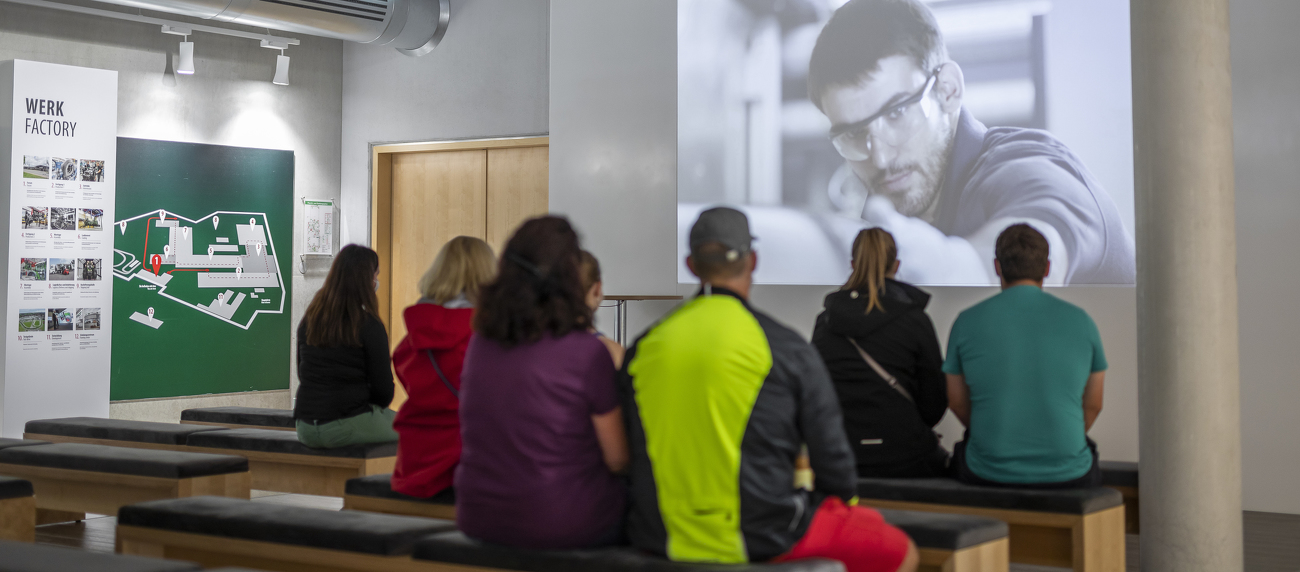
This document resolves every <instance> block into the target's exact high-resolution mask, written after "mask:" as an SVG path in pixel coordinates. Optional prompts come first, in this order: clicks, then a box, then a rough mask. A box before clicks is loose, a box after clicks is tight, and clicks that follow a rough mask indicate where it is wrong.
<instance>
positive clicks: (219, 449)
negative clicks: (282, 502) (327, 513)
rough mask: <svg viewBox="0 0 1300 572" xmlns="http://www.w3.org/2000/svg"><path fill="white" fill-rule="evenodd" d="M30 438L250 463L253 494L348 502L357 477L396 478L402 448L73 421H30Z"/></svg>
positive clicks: (273, 433)
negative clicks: (318, 445) (321, 445)
mask: <svg viewBox="0 0 1300 572" xmlns="http://www.w3.org/2000/svg"><path fill="white" fill-rule="evenodd" d="M25 436H28V437H31V438H44V439H45V440H48V441H55V442H72V443H90V444H106V445H114V446H122V447H137V448H144V449H163V450H170V451H187V452H205V453H216V454H223V455H239V456H241V457H245V458H247V459H248V461H249V473H250V478H251V483H252V488H254V489H259V490H267V491H277V492H284V493H298V494H309V495H325V496H336V497H337V496H343V489H344V483H345V482H347V480H348V479H351V478H354V477H364V476H368V475H375V474H382V473H391V472H393V467H394V466H395V465H396V463H397V443H396V442H392V443H376V444H370V445H352V446H348V447H341V448H338V449H312V448H311V447H307V446H306V445H303V444H302V443H300V442H298V436H297V434H296V433H294V432H290V431H278V430H274V429H226V428H222V427H215V426H210V425H189V424H180V423H151V422H144V421H125V420H120V419H97V418H92V417H69V418H65V419H43V420H37V421H29V422H28V423H27V431H26V433H25Z"/></svg>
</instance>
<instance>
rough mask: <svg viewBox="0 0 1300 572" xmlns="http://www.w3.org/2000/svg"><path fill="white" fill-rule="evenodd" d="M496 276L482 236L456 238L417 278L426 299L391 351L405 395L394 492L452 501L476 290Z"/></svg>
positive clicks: (408, 315)
mask: <svg viewBox="0 0 1300 572" xmlns="http://www.w3.org/2000/svg"><path fill="white" fill-rule="evenodd" d="M495 274H496V257H495V256H494V255H493V254H492V247H490V246H488V245H487V243H486V242H483V241H482V240H479V239H477V238H472V237H468V236H458V237H456V238H453V239H451V241H450V242H448V243H447V244H445V245H443V247H442V250H440V251H438V256H437V258H434V260H433V265H432V266H430V267H429V270H428V272H425V274H424V277H423V278H421V279H420V285H419V287H420V293H421V295H422V296H423V297H422V298H421V299H420V301H419V302H417V303H416V304H415V305H413V306H411V307H409V308H407V309H406V310H405V311H403V312H402V317H403V319H404V320H405V321H406V332H407V333H406V337H405V338H403V339H402V342H401V343H400V344H398V345H397V349H396V350H395V351H394V352H393V366H394V368H395V369H396V370H397V378H398V379H399V380H400V381H401V382H402V387H404V388H405V389H406V393H407V396H408V398H407V400H406V403H404V404H403V405H402V408H401V410H400V411H398V412H397V418H396V420H394V421H393V429H394V430H396V431H397V434H398V435H399V436H400V439H399V440H398V443H397V467H396V469H394V471H393V480H392V487H393V490H394V491H396V492H399V493H402V494H406V495H410V496H414V497H420V498H430V497H433V496H434V495H440V496H445V497H446V500H447V501H448V502H452V501H454V498H455V493H454V492H453V491H452V490H451V482H452V475H453V473H454V471H455V469H456V463H458V462H459V461H460V371H461V366H462V364H463V363H464V361H465V349H466V348H467V347H468V346H469V336H470V333H471V330H470V321H471V318H472V317H473V314H474V305H475V304H476V303H478V291H479V287H480V286H482V285H483V284H486V283H488V282H490V281H492V278H493V276H494V275H495Z"/></svg>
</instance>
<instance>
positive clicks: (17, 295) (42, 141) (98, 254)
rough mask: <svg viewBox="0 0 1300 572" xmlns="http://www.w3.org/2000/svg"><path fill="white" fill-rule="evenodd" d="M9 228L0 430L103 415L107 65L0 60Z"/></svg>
mask: <svg viewBox="0 0 1300 572" xmlns="http://www.w3.org/2000/svg"><path fill="white" fill-rule="evenodd" d="M0 100H3V101H5V102H7V103H8V104H9V112H8V115H9V116H8V117H7V118H3V120H0V125H5V124H8V125H9V129H8V131H7V132H0V137H7V138H8V145H9V147H8V148H9V150H10V153H9V154H8V155H7V156H4V157H0V165H3V167H0V172H3V173H5V174H6V176H7V179H6V181H7V183H6V184H5V185H4V188H5V189H6V190H7V191H8V197H9V200H8V206H9V210H8V216H7V218H6V219H5V220H6V222H5V225H4V228H5V229H6V231H7V236H8V237H9V250H8V253H7V254H8V258H7V259H6V261H5V264H6V269H7V273H6V276H7V280H8V282H7V284H8V288H9V289H8V297H7V300H6V302H7V306H6V310H5V324H6V326H5V327H6V328H7V329H8V331H7V333H6V334H5V336H4V337H3V339H4V356H5V362H4V377H3V380H0V394H2V395H0V403H3V406H2V407H0V436H3V437H10V438H13V437H21V436H22V433H23V426H24V425H25V424H26V423H27V421H30V420H32V419H43V418H53V417H73V416H88V417H108V401H109V366H110V363H109V362H110V358H111V356H112V347H111V343H110V342H111V334H112V311H111V309H112V300H113V284H112V282H111V281H105V280H103V270H102V268H103V264H104V261H107V260H114V257H115V253H114V250H113V236H112V234H111V233H106V232H104V228H103V224H104V221H105V220H112V217H113V206H114V197H115V189H116V186H115V185H116V175H117V165H116V160H117V72H114V71H106V70H98V69H89V68H79V67H72V66H63V65H55V64H46V63H38V62H28V61H21V60H15V61H8V62H0Z"/></svg>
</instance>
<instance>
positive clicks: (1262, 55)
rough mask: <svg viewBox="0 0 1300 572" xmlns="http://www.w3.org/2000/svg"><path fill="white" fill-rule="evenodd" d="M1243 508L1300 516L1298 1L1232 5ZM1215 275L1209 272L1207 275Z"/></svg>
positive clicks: (1248, 0)
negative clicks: (1299, 479) (1299, 475)
mask: <svg viewBox="0 0 1300 572" xmlns="http://www.w3.org/2000/svg"><path fill="white" fill-rule="evenodd" d="M1229 15H1230V18H1231V32H1232V89H1233V106H1232V107H1233V109H1232V112H1233V123H1234V139H1235V150H1236V153H1235V155H1236V184H1237V205H1236V206H1237V298H1238V311H1239V313H1240V326H1239V327H1240V331H1241V339H1240V344H1241V412H1242V415H1241V417H1242V427H1241V440H1242V480H1243V482H1244V487H1243V493H1244V494H1243V498H1242V501H1243V504H1244V505H1245V507H1246V509H1248V510H1265V511H1272V512H1289V513H1300V491H1298V490H1297V489H1296V486H1295V480H1294V475H1295V471H1296V469H1297V467H1300V439H1297V438H1296V434H1297V433H1300V414H1297V412H1296V407H1297V406H1300V383H1297V381H1300V380H1298V379H1297V378H1298V377H1300V376H1298V375H1297V373H1296V372H1297V369H1296V367H1295V362H1294V361H1292V358H1293V357H1294V355H1295V345H1296V340H1297V339H1298V337H1297V334H1296V324H1300V305H1297V304H1296V301H1295V296H1296V285H1297V283H1300V250H1297V249H1296V246H1295V245H1297V244H1300V192H1298V188H1300V162H1297V161H1296V155H1297V153H1300V114H1297V113H1296V104H1295V97H1294V94H1295V93H1296V91H1297V90H1300V57H1297V56H1300V36H1297V35H1296V34H1295V30H1294V23H1295V22H1297V21H1300V3H1298V2H1294V1H1293V0H1233V1H1232V3H1231V5H1230V14H1229ZM1222 270H1223V269H1213V268H1207V269H1206V271H1207V272H1215V271H1222Z"/></svg>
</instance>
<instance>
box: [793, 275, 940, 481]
mask: <svg viewBox="0 0 1300 572" xmlns="http://www.w3.org/2000/svg"><path fill="white" fill-rule="evenodd" d="M879 298H880V306H877V307H876V308H873V309H872V310H871V313H870V314H868V313H866V309H867V294H866V292H858V293H857V296H856V297H855V296H854V292H852V291H847V290H841V291H838V292H833V293H831V294H829V295H827V296H826V301H825V310H824V311H822V313H821V314H820V315H818V316H817V325H816V327H815V328H814V329H813V338H812V343H813V345H814V346H816V348H817V351H818V352H819V353H820V354H821V357H822V360H824V361H825V362H826V369H827V370H829V371H830V374H831V380H832V381H834V382H835V391H836V393H837V394H838V395H839V400H840V410H841V411H843V413H844V429H845V431H846V432H847V433H848V437H849V443H850V444H851V445H852V447H853V452H854V457H855V458H856V459H857V462H858V466H859V467H881V468H884V467H897V466H902V465H906V464H910V463H914V462H918V461H921V460H923V459H925V458H927V457H929V456H930V455H932V454H933V453H934V452H935V449H936V448H937V447H938V446H939V442H938V440H937V439H936V438H935V435H934V431H933V430H932V429H931V428H932V427H934V426H935V425H936V424H938V423H939V420H940V419H942V418H943V413H944V411H945V410H947V408H948V386H947V381H946V378H945V377H944V374H943V369H942V367H943V355H942V354H941V353H940V352H939V340H938V338H937V337H936V336H935V332H934V324H933V323H932V322H931V321H930V316H928V315H927V314H926V313H925V306H926V305H927V304H929V302H930V295H929V294H926V293H925V292H922V291H921V290H919V289H917V288H915V287H913V286H911V285H909V284H904V283H902V282H897V281H894V280H886V281H885V289H884V291H883V292H881V293H880V296H879ZM882 306H883V309H882ZM850 337H852V338H853V339H854V340H856V341H857V342H858V345H860V346H862V349H864V350H866V352H867V353H868V354H871V357H872V358H873V359H875V360H876V362H877V363H879V364H880V366H881V367H883V368H885V371H888V372H889V373H891V374H893V375H894V377H895V378H897V380H898V383H899V384H900V385H902V386H903V387H904V388H906V389H907V390H908V391H909V392H910V393H911V394H912V397H913V399H915V404H913V403H912V402H909V401H908V400H907V398H906V397H904V396H903V394H902V393H900V392H898V391H897V390H896V389H894V388H892V387H890V386H889V384H888V383H887V382H886V381H885V380H883V379H881V378H880V376H879V375H878V374H876V372H875V370H873V369H871V367H870V366H868V365H867V363H866V362H865V361H864V360H863V359H862V356H861V354H859V353H858V350H857V349H856V348H854V347H853V344H851V343H849V338H850Z"/></svg>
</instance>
